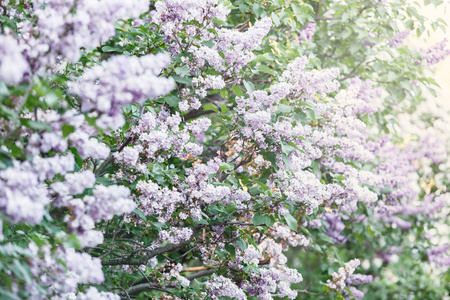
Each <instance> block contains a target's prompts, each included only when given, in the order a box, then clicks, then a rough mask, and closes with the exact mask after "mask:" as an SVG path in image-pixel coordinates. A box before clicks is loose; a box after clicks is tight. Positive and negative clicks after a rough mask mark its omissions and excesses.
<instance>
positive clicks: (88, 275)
mask: <svg viewBox="0 0 450 300" xmlns="http://www.w3.org/2000/svg"><path fill="white" fill-rule="evenodd" d="M28 249H29V251H30V253H31V254H32V258H31V259H30V270H31V274H32V275H33V278H34V279H33V280H32V281H31V282H29V283H27V284H26V285H25V289H26V290H27V291H28V292H29V293H30V294H31V298H32V299H37V300H41V299H42V300H44V299H47V296H45V295H42V294H41V292H40V290H39V287H38V284H39V285H43V286H46V287H47V289H48V291H47V293H48V294H50V295H51V294H53V295H55V299H58V297H62V296H63V295H64V294H66V293H74V292H75V291H76V289H77V287H78V284H80V283H85V284H86V283H96V284H100V283H102V282H103V281H104V280H105V278H104V275H103V271H102V265H101V261H100V259H98V258H93V257H91V256H90V255H89V254H87V253H78V252H75V251H74V250H73V249H65V248H63V247H59V248H57V249H56V251H55V252H54V253H53V251H52V249H51V247H50V246H48V245H46V246H42V247H41V248H38V247H37V245H36V244H34V243H33V242H31V243H30V244H29V246H28ZM59 299H62V298H59ZM113 299H114V298H113Z"/></svg>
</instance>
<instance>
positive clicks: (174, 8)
mask: <svg viewBox="0 0 450 300" xmlns="http://www.w3.org/2000/svg"><path fill="white" fill-rule="evenodd" d="M229 12H230V9H228V8H226V7H225V6H224V5H223V3H219V1H218V0H205V1H199V0H188V1H185V0H164V1H158V2H157V3H155V10H154V11H152V12H151V17H152V18H151V20H152V22H153V23H155V24H157V25H159V26H160V30H161V31H162V32H163V33H164V35H165V36H166V38H167V40H168V41H171V42H172V43H171V51H172V55H173V56H176V55H177V54H178V53H179V52H180V51H181V50H186V49H181V47H186V46H187V44H183V43H182V41H179V37H178V36H177V33H178V32H181V31H185V32H186V34H187V35H189V36H200V37H201V39H202V40H204V41H207V40H210V39H212V38H213V37H214V35H213V34H212V33H211V32H209V31H208V29H211V28H214V23H213V19H214V18H217V19H219V20H222V21H224V20H225V19H226V17H227V15H228V14H229ZM191 21H196V22H198V23H199V24H201V26H197V25H195V24H192V22H191ZM190 22H191V24H190ZM186 23H187V24H189V25H186ZM180 46H181V47H180Z"/></svg>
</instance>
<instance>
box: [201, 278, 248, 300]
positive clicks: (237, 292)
mask: <svg viewBox="0 0 450 300" xmlns="http://www.w3.org/2000/svg"><path fill="white" fill-rule="evenodd" d="M206 288H207V289H208V292H209V293H208V296H210V297H211V299H213V300H219V297H230V298H234V299H239V300H246V299H247V296H245V293H244V291H242V290H241V289H240V288H239V287H238V286H237V285H236V284H235V283H234V282H232V281H231V279H229V278H226V277H223V276H222V275H220V276H218V277H215V278H211V279H209V280H208V281H207V282H206Z"/></svg>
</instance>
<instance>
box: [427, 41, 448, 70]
mask: <svg viewBox="0 0 450 300" xmlns="http://www.w3.org/2000/svg"><path fill="white" fill-rule="evenodd" d="M446 45H447V39H444V40H443V41H442V42H440V43H437V44H436V45H434V46H432V47H430V48H427V49H424V50H422V51H421V53H420V56H421V58H422V60H423V61H424V62H425V63H426V64H427V65H429V66H431V65H434V64H437V63H438V62H440V61H441V60H443V59H445V58H446V57H447V56H448V55H449V54H450V49H446V48H445V47H446Z"/></svg>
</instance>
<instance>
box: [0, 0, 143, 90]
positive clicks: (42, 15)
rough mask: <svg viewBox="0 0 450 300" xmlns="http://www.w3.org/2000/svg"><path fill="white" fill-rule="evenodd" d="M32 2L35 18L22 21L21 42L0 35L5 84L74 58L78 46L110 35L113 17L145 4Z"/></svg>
mask: <svg viewBox="0 0 450 300" xmlns="http://www.w3.org/2000/svg"><path fill="white" fill-rule="evenodd" d="M32 2H33V14H34V15H35V16H36V17H37V21H36V23H33V22H32V21H28V20H27V21H24V22H22V24H21V29H20V31H21V40H22V41H23V42H22V41H21V42H18V41H17V40H16V38H15V37H13V36H10V35H7V36H4V35H0V54H1V56H2V60H1V62H0V80H2V81H5V82H7V83H9V84H15V83H19V82H21V81H23V80H24V79H25V77H26V76H27V75H29V74H31V73H38V74H39V75H46V73H45V72H44V71H45V69H46V68H47V67H54V66H55V65H56V63H58V62H59V61H61V60H67V61H70V62H76V61H77V60H78V59H79V58H80V48H82V47H87V48H95V47H97V46H98V44H99V43H100V42H103V41H106V40H107V39H108V38H109V37H110V36H112V35H114V32H115V28H114V24H113V22H114V21H116V20H118V19H123V18H133V17H137V16H139V14H141V13H142V12H145V11H147V10H148V8H149V1H148V0H138V1H133V2H124V1H120V0H114V1H111V0H100V1H75V0H64V1H57V0H33V1H32ZM12 66H14V67H12Z"/></svg>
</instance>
